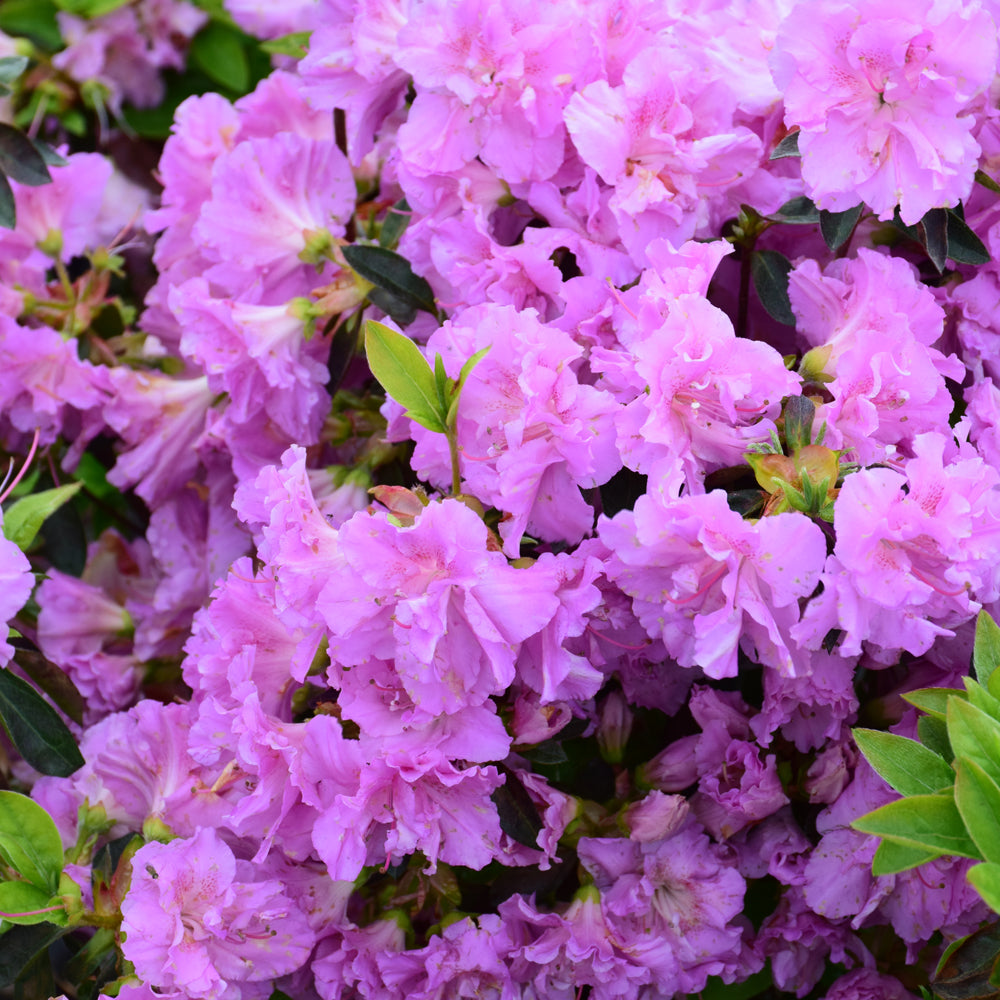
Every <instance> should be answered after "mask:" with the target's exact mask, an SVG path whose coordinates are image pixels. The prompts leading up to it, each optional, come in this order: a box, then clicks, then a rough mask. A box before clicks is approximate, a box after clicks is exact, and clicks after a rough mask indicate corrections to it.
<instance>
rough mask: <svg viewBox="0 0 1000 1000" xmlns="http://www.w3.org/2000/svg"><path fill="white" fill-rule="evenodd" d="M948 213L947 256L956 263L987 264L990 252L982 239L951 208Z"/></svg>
mask: <svg viewBox="0 0 1000 1000" xmlns="http://www.w3.org/2000/svg"><path fill="white" fill-rule="evenodd" d="M946 211H947V213H948V224H947V225H948V256H949V257H950V258H951V259H952V260H953V261H954V262H955V263H956V264H988V263H989V261H990V252H989V250H987V249H986V247H985V246H984V245H983V241H982V240H981V239H980V238H979V237H978V236H977V235H976V234H975V233H974V232H973V231H972V230H971V229H970V228H969V226H968V225H967V224H966V222H965V220H964V219H963V218H962V217H961V216H960V215H959V214H958V213H957V212H956V211H955V210H954V209H953V208H949V209H947V210H946Z"/></svg>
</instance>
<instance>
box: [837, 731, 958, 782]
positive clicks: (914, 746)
mask: <svg viewBox="0 0 1000 1000" xmlns="http://www.w3.org/2000/svg"><path fill="white" fill-rule="evenodd" d="M854 739H855V741H856V742H857V744H858V746H859V747H860V749H861V752H862V753H863V754H864V755H865V757H867V758H868V763H869V764H871V766H872V767H874V768H875V770H876V771H878V773H879V774H880V775H881V776H882V777H883V778H884V779H885V780H886V781H887V782H888V783H889V784H890V785H891V786H892V788H894V789H895V790H896V791H897V792H899V794H900V795H926V794H931V793H933V792H937V791H940V789H942V788H948V787H950V786H951V785H952V784H954V781H955V772H954V771H953V770H952V769H951V768H950V767H949V766H948V764H947V762H946V761H945V760H944V759H943V758H941V757H939V756H938V755H937V754H936V753H934V752H933V751H932V750H928V749H927V747H925V746H923V745H922V744H920V743H917V742H916V740H910V739H907V738H906V737H905V736H896V735H895V734H893V733H883V732H879V731H877V730H874V729H855V730H854Z"/></svg>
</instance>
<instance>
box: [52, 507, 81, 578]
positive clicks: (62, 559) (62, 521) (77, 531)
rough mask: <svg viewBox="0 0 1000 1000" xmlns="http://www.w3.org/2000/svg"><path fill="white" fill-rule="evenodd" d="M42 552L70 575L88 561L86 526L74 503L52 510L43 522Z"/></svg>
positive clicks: (75, 572) (77, 573)
mask: <svg viewBox="0 0 1000 1000" xmlns="http://www.w3.org/2000/svg"><path fill="white" fill-rule="evenodd" d="M42 535H43V536H44V538H45V547H44V548H43V550H42V551H43V552H44V554H45V556H46V558H47V559H48V560H49V562H50V563H51V564H52V565H53V566H54V567H55V568H56V569H58V570H61V571H62V572H63V573H66V574H68V575H69V576H80V574H81V573H83V570H84V567H85V566H86V565H87V529H86V527H85V526H84V523H83V520H82V518H81V517H80V512H79V511H78V510H77V509H76V506H75V505H74V504H71V503H68V504H65V505H64V506H62V507H60V508H59V509H58V510H55V511H53V512H52V513H51V514H50V515H49V516H48V517H47V518H46V519H45V521H44V523H43V524H42Z"/></svg>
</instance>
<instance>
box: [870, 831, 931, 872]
mask: <svg viewBox="0 0 1000 1000" xmlns="http://www.w3.org/2000/svg"><path fill="white" fill-rule="evenodd" d="M940 857H941V852H940V851H932V850H930V849H928V848H923V847H908V846H907V845H905V844H899V843H897V842H896V841H894V840H883V841H882V843H881V844H879V845H878V848H877V850H876V851H875V856H874V857H873V858H872V874H873V875H895V874H897V873H898V872H905V871H908V870H909V869H911V868H916V867H918V866H919V865H923V864H926V863H927V862H928V861H933V860H934V859H935V858H940Z"/></svg>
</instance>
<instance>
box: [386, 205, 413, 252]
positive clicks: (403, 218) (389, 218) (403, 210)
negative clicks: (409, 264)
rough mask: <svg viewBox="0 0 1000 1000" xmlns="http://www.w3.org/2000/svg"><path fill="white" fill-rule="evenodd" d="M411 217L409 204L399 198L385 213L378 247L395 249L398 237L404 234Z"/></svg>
mask: <svg viewBox="0 0 1000 1000" xmlns="http://www.w3.org/2000/svg"><path fill="white" fill-rule="evenodd" d="M412 215H413V212H412V211H411V209H410V204H409V202H408V201H407V200H406V199H405V198H400V200H399V201H397V202H396V204H395V205H393V206H392V208H390V209H389V211H388V212H387V213H386V217H385V219H384V220H383V222H382V228H381V230H380V231H379V234H378V242H379V245H380V246H383V247H385V248H386V249H388V250H393V249H395V247H396V245H397V244H398V243H399V240H400V237H401V236H402V235H403V233H405V232H406V227H407V226H408V225H409V224H410V219H411V217H412Z"/></svg>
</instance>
